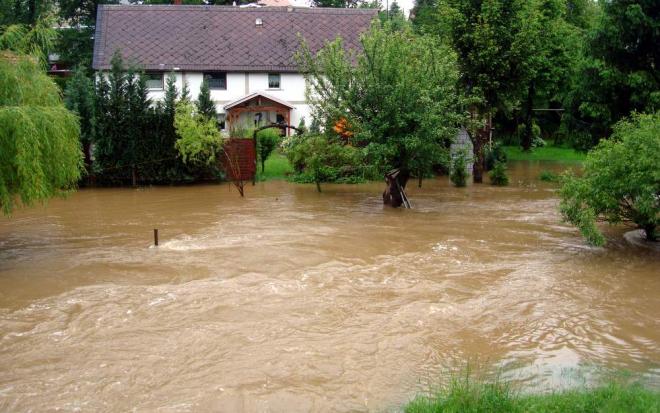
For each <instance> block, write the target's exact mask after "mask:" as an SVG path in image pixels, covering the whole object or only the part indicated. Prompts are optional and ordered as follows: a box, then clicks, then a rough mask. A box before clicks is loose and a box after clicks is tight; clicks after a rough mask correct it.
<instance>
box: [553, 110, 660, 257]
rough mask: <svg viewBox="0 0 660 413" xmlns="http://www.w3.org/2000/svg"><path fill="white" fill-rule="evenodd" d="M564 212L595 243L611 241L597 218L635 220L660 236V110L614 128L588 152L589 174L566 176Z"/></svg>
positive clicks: (648, 233) (651, 236)
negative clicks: (603, 232)
mask: <svg viewBox="0 0 660 413" xmlns="http://www.w3.org/2000/svg"><path fill="white" fill-rule="evenodd" d="M560 195H561V203H560V206H559V210H560V212H561V214H562V216H563V217H564V219H565V220H566V221H568V222H570V223H572V224H573V225H575V226H576V227H578V228H579V230H580V232H581V233H582V235H583V236H584V237H585V238H586V239H587V240H588V241H589V242H590V243H592V244H594V245H603V244H604V243H605V239H604V237H603V235H602V233H601V232H600V230H599V229H598V227H597V226H596V223H595V222H596V220H604V221H606V222H609V223H610V224H616V223H619V222H628V223H632V224H634V225H635V226H637V227H638V228H641V229H643V230H644V232H645V234H646V238H647V239H648V240H651V241H655V240H657V237H658V234H657V226H658V224H659V223H660V112H656V113H655V114H652V115H634V116H633V118H632V119H631V120H623V121H621V122H619V123H618V124H617V125H616V126H615V127H614V133H613V134H612V137H611V139H608V140H603V141H601V142H600V144H599V145H598V146H597V147H596V148H595V149H594V150H592V151H591V152H590V153H589V155H588V156H587V160H586V162H585V165H584V174H583V175H582V176H581V177H575V176H573V175H571V174H568V175H565V176H563V186H562V188H561V191H560Z"/></svg>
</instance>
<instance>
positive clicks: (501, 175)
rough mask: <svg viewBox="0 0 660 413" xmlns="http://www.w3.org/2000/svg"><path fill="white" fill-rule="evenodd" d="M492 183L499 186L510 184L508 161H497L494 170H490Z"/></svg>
mask: <svg viewBox="0 0 660 413" xmlns="http://www.w3.org/2000/svg"><path fill="white" fill-rule="evenodd" d="M489 176H490V184H491V185H497V186H506V185H509V177H508V176H507V174H506V163H504V162H499V161H498V162H495V166H494V167H493V170H492V171H490V175H489Z"/></svg>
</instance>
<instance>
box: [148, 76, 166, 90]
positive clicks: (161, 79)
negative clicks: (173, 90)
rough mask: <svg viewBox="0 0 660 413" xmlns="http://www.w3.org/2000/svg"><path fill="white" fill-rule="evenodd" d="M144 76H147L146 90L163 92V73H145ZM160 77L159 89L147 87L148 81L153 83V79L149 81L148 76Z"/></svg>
mask: <svg viewBox="0 0 660 413" xmlns="http://www.w3.org/2000/svg"><path fill="white" fill-rule="evenodd" d="M145 75H146V76H147V89H148V90H163V89H164V88H165V76H164V73H163V72H146V73H145ZM156 75H160V86H159V87H151V86H149V82H150V81H155V79H150V78H149V76H156Z"/></svg>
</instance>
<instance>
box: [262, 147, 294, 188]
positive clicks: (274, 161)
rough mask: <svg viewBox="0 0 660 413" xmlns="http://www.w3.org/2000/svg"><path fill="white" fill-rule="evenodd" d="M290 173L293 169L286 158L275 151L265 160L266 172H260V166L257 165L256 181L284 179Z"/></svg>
mask: <svg viewBox="0 0 660 413" xmlns="http://www.w3.org/2000/svg"><path fill="white" fill-rule="evenodd" d="M292 172H293V168H292V167H291V164H290V163H289V160H288V159H286V156H284V155H282V154H281V153H280V152H278V151H275V152H273V153H272V154H271V155H270V156H269V157H268V159H266V170H265V171H264V172H261V164H259V165H258V173H257V179H258V180H259V181H268V180H273V179H286V177H287V175H289V174H291V173H292Z"/></svg>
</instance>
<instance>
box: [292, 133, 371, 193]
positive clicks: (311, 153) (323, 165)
mask: <svg viewBox="0 0 660 413" xmlns="http://www.w3.org/2000/svg"><path fill="white" fill-rule="evenodd" d="M289 140H290V142H289V144H288V145H287V146H286V147H285V152H286V156H287V158H288V159H289V162H290V163H291V165H292V166H293V169H294V171H295V172H296V175H295V176H294V181H296V182H301V183H316V185H317V189H318V191H319V192H321V186H320V184H321V183H322V182H335V183H355V182H362V181H364V179H365V178H368V177H369V175H368V172H369V170H368V167H367V168H365V167H364V166H363V158H362V153H361V151H359V150H358V149H356V148H354V147H352V146H349V145H341V144H338V143H337V142H333V141H332V140H331V139H329V138H328V137H327V136H324V135H303V136H296V137H290V138H289Z"/></svg>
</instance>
